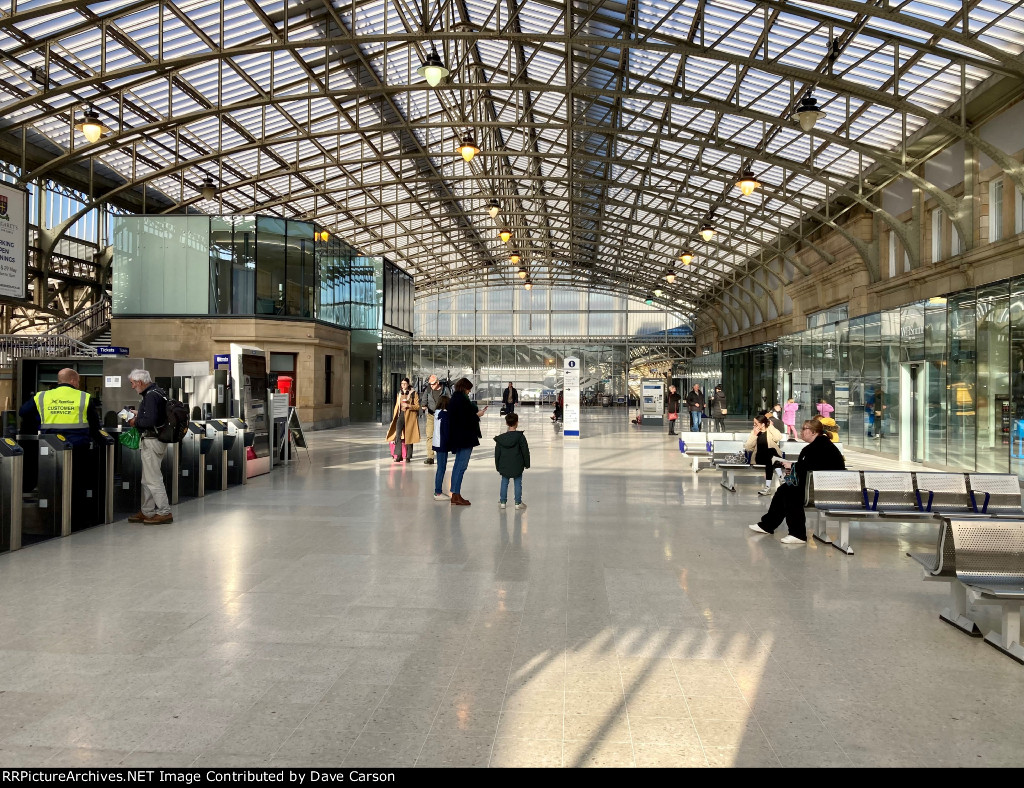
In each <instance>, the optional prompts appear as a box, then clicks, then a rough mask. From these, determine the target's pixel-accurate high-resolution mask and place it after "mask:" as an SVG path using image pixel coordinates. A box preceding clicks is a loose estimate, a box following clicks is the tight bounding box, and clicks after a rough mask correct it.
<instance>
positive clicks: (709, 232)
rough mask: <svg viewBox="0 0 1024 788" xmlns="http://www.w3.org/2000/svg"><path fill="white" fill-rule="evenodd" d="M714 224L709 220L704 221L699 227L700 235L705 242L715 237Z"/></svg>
mask: <svg viewBox="0 0 1024 788" xmlns="http://www.w3.org/2000/svg"><path fill="white" fill-rule="evenodd" d="M715 232H717V231H716V230H715V226H714V225H713V224H711V222H704V224H702V225H701V228H700V237H701V238H703V239H704V242H705V243H710V242H711V239H712V238H714V237H715Z"/></svg>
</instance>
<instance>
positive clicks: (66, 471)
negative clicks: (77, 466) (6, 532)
mask: <svg viewBox="0 0 1024 788" xmlns="http://www.w3.org/2000/svg"><path fill="white" fill-rule="evenodd" d="M18 439H19V441H20V442H21V444H22V448H24V449H25V450H26V451H32V452H36V453H37V455H38V457H39V465H38V471H37V475H36V479H37V481H36V485H35V489H36V491H37V495H36V497H31V498H27V499H25V500H24V501H23V506H22V537H21V541H22V542H23V543H25V544H32V543H34V542H41V541H42V540H44V539H50V538H53V537H55V536H68V535H70V533H71V495H72V492H71V472H72V447H71V443H70V442H69V441H68V440H67V439H66V438H65V437H64V436H63V435H21V436H19V438H18ZM19 546H20V545H19Z"/></svg>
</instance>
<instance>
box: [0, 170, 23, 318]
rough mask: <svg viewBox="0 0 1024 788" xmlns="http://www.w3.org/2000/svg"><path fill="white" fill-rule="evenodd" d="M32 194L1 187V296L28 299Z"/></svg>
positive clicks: (6, 185)
mask: <svg viewBox="0 0 1024 788" xmlns="http://www.w3.org/2000/svg"><path fill="white" fill-rule="evenodd" d="M27 263H28V192H27V191H25V190H24V189H19V188H18V187H16V186H12V185H11V184H9V183H0V296H2V297H4V298H18V299H21V300H24V299H26V298H28V279H27V277H26V271H27Z"/></svg>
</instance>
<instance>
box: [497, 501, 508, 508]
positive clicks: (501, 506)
mask: <svg viewBox="0 0 1024 788" xmlns="http://www.w3.org/2000/svg"><path fill="white" fill-rule="evenodd" d="M505 506H506V504H505V502H504V501H498V508H499V509H504V508H505Z"/></svg>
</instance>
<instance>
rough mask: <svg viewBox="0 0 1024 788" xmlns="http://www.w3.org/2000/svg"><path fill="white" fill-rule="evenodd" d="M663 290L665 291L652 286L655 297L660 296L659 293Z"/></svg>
mask: <svg viewBox="0 0 1024 788" xmlns="http://www.w3.org/2000/svg"><path fill="white" fill-rule="evenodd" d="M663 292H665V291H664V290H662V289H661V288H660V287H656V288H654V297H655V298H661V294H662V293H663Z"/></svg>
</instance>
